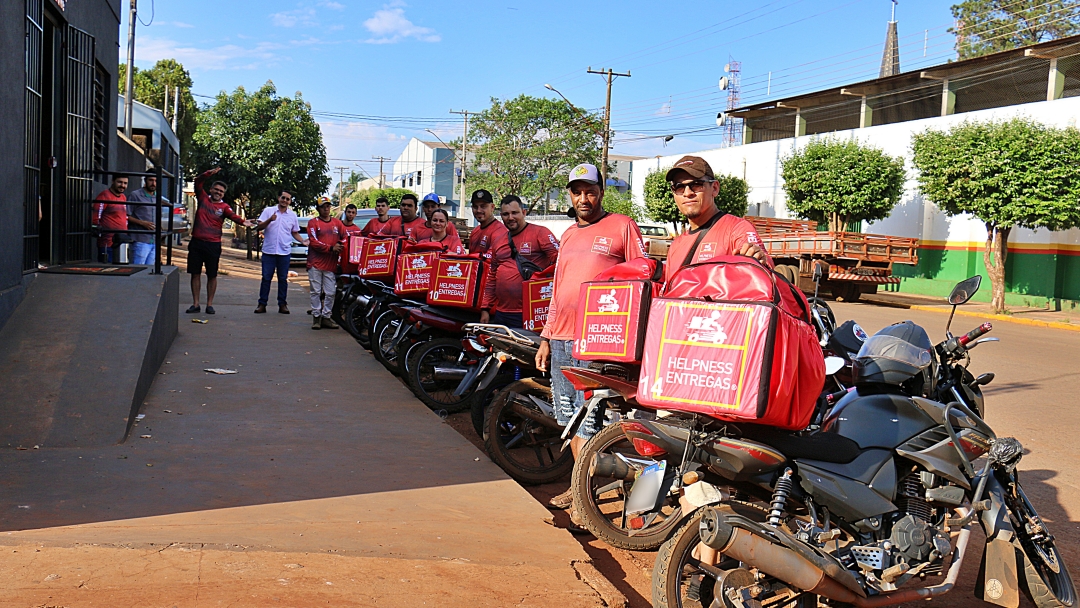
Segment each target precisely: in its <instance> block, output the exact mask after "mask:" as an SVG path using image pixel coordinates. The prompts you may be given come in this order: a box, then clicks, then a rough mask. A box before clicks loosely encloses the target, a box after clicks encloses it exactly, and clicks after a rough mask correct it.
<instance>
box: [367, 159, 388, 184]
mask: <svg viewBox="0 0 1080 608" xmlns="http://www.w3.org/2000/svg"><path fill="white" fill-rule="evenodd" d="M371 159H372V160H377V161H379V188H380V189H381V188H385V187H386V180H384V179H383V171H382V164H383V161H385V160H390V159H389V158H386V157H385V156H372V157H371Z"/></svg>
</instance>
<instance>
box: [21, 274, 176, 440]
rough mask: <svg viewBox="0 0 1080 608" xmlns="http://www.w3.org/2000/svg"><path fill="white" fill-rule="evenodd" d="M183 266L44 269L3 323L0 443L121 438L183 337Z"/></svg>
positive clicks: (124, 435) (125, 433) (122, 438)
mask: <svg viewBox="0 0 1080 608" xmlns="http://www.w3.org/2000/svg"><path fill="white" fill-rule="evenodd" d="M179 287H180V274H179V272H178V271H177V269H176V268H173V267H170V268H165V269H164V274H160V275H154V274H151V273H150V272H149V270H144V271H142V272H138V273H135V274H133V275H131V276H89V275H69V274H45V273H39V274H38V276H37V277H35V278H34V280H33V281H32V282H31V283H30V287H29V289H28V290H27V294H26V298H25V299H24V300H23V302H22V303H21V304H20V305H19V306H18V308H16V309H15V314H13V315H12V317H11V318H10V319H9V320H8V322H7V324H5V325H4V327H3V329H0V448H16V447H24V448H32V447H34V446H42V447H45V446H48V447H89V446H104V445H112V444H116V443H119V442H121V441H123V440H124V438H125V437H126V435H127V431H128V428H129V420H130V419H131V418H133V417H134V415H135V413H136V412H137V411H138V408H139V405H140V404H141V403H142V400H143V398H144V397H145V396H146V393H147V391H148V390H149V389H150V384H151V383H152V382H153V380H154V376H155V374H156V373H157V371H158V368H159V367H160V366H161V363H162V361H164V359H165V353H166V352H167V351H168V349H169V346H170V345H171V344H172V341H173V339H174V338H175V337H176V331H177V317H178V309H179Z"/></svg>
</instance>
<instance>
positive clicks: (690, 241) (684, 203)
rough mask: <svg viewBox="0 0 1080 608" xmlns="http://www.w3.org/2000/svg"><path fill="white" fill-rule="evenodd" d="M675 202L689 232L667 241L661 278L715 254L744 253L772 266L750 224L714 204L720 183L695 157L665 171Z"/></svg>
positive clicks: (708, 168)
mask: <svg viewBox="0 0 1080 608" xmlns="http://www.w3.org/2000/svg"><path fill="white" fill-rule="evenodd" d="M666 177H667V180H668V182H669V183H670V184H671V191H672V192H673V193H674V194H675V204H676V205H677V206H678V207H679V211H681V212H682V214H683V215H685V216H686V221H687V222H689V223H690V231H689V232H687V233H686V234H680V235H679V236H677V237H675V240H674V241H672V242H671V248H670V249H669V250H668V257H667V259H668V263H667V265H666V267H665V268H664V281H665V282H666V281H668V280H669V279H671V277H672V275H674V274H675V271H677V270H678V269H680V268H682V267H683V266H687V265H690V264H698V263H701V262H706V261H708V260H710V259H712V258H714V257H716V256H718V255H745V256H748V257H752V258H754V259H755V260H757V261H758V262H761V263H762V264H764V265H766V266H768V267H769V268H772V265H773V263H772V259H771V258H770V257H769V254H768V253H766V252H765V249H764V248H763V247H762V246H761V237H759V236H758V233H757V230H756V229H755V228H754V225H753V224H751V223H750V222H748V221H746V220H744V219H743V218H741V217H736V216H734V215H730V214H727V213H723V212H721V211H720V210H719V209H717V207H716V195H717V194H718V193H719V192H720V184H718V183H717V181H716V176H714V175H713V170H712V167H710V166H709V163H707V162H705V159H703V158H701V157H698V156H684V157H682V158H680V159H679V161H678V162H676V163H675V165H674V166H672V168H671V169H669V170H668V172H667V176H666Z"/></svg>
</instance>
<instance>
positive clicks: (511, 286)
mask: <svg viewBox="0 0 1080 608" xmlns="http://www.w3.org/2000/svg"><path fill="white" fill-rule="evenodd" d="M506 236H507V237H510V238H513V239H514V246H515V247H517V252H518V256H519V257H520V258H521V259H523V260H528V261H530V262H532V263H534V264H536V265H537V266H539V267H540V268H547V267H548V266H551V265H552V264H554V263H555V260H556V258H558V257H559V241H558V240H556V239H555V235H554V234H551V231H550V230H548V229H547V228H544V227H543V226H537V225H536V224H525V228H523V229H522V230H521V232H519V233H517V234H515V235H513V236H511V235H510V232H509V231H506ZM497 238H498V240H497V241H496V243H495V246H494V247H492V248H491V250H490V253H491V266H492V276H493V277H494V280H490V281H488V282H487V286H486V288H485V290H484V303H483V307H484V308H488V309H495V310H498V311H499V312H508V313H517V312H521V309H522V306H521V294H522V285H523V284H524V281H525V279H523V278H522V277H521V272H519V271H518V266H517V262H516V261H514V258H513V256H512V255H511V251H510V243H509V241H507V240H506V238H505V237H503V236H502V235H499V236H498V237H497Z"/></svg>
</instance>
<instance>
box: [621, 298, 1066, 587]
mask: <svg viewBox="0 0 1080 608" xmlns="http://www.w3.org/2000/svg"><path fill="white" fill-rule="evenodd" d="M978 286H979V278H978V277H973V278H972V279H969V280H967V281H964V282H962V283H960V284H959V285H957V287H956V289H954V291H953V293H952V295H950V297H949V302H950V303H951V304H953V305H954V311H955V306H956V305H958V304H961V303H964V302H966V301H967V300H968V299H970V298H971V296H972V295H974V293H975V291H976V290H977V289H978ZM950 322H951V317H950ZM990 330H991V327H990V325H989V324H984V325H982V326H980V327H978V328H976V329H975V330H973V331H971V332H969V333H968V334H965V335H963V336H953V335H951V334H949V333H948V332H946V334H947V338H946V340H944V341H942V342H941V343H939V344H937V345H933V344H932V343H931V342H930V340H929V338H928V337H927V336H926V332H925V331H923V330H922V328H920V327H918V326H917V325H914V324H913V323H911V322H905V323H898V324H896V325H893V326H890V327H887V328H885V329H883V330H882V331H880V332H878V333H877V334H875V335H874V336H873V337H871V338H870V339H868V340H867V341H866V343H865V344H864V345H863V346H862V348H861V349H860V351H859V352H858V353H857V355H856V357H855V360H854V363H855V365H854V380H855V390H852V391H850V392H848V393H847V394H846V396H844V397H843V398H842V399H840V401H839V403H837V404H836V406H835V407H834V408H832V410H831V411H830V412H829V413H828V415H827V416H826V418H825V421H824V424H823V426H822V428H821V430H819V431H817V432H813V433H787V432H780V431H774V430H770V429H764V428H755V427H754V425H747V424H740V425H721V426H720V427H716V426H712V427H709V426H708V425H702V424H697V423H696V422H695V421H694V420H692V419H691V420H686V419H682V420H678V421H674V422H669V421H666V420H661V419H657V420H643V421H639V422H635V423H632V425H631V426H629V427H628V426H627V425H624V430H625V431H626V434H627V436H628V437H630V438H631V439H632V441H634V443H635V445H638V444H640V446H641V447H644V446H646V445H647V446H651V447H649V448H648V450H649V451H650V452H651V453H652V454H653V455H654V456H656V455H658V454H669V455H672V456H674V457H671V456H669V457H668V458H667V459H666V460H664V459H662V460H660V461H658V462H655V463H654V464H650V465H649V466H648V467H646V468H645V469H643V470H642V471H641V472H640V473H639V474H638V475H637V477H638V482H637V484H636V486H635V492H634V493H633V494H631V496H630V497H629V499H628V500H627V502H628V504H629V505H630V506H629V507H628V508H629V510H631V511H633V510H636V509H644V511H645V512H647V511H648V510H649V509H650V508H652V505H653V504H654V503H655V502H657V501H658V500H659V499H660V498H662V497H663V496H665V495H667V494H668V493H671V492H675V493H677V494H678V495H679V499H680V502H681V504H682V505H683V506H684V508H686V509H694V512H693V515H692V516H691V517H690V518H689V519H688V521H687V522H686V523H685V524H684V525H683V526H682V527H681V529H680V530H679V531H678V532H677V533H676V534H675V535H674V536H672V537H671V539H669V540H668V541H667V542H665V543H664V545H663V546H662V547H661V548H660V552H659V554H658V555H657V559H656V566H655V568H654V571H653V605H654V606H656V607H658V608H661V607H664V608H666V607H669V606H716V605H725V606H730V607H737V608H758V607H760V606H766V605H770V606H771V605H776V606H779V605H791V604H796V605H798V606H800V607H802V606H805V607H810V606H817V605H818V603H819V601H821V600H824V601H825V602H826V603H832V604H834V605H835V604H841V605H845V604H849V605H853V606H857V607H860V608H874V607H879V606H889V605H895V604H899V603H902V602H910V601H915V600H921V599H929V598H933V597H938V596H940V595H943V594H945V593H947V592H948V591H950V590H951V589H952V588H953V587H954V586H955V584H956V582H957V580H958V577H959V575H960V571H961V567H962V565H963V563H964V561H965V558H966V557H967V555H968V553H969V551H970V549H969V547H968V544H969V540H970V535H971V526H972V525H973V524H974V522H976V521H978V522H979V524H980V525H981V526H982V528H983V531H984V533H985V537H986V539H987V540H986V545H985V547H984V550H983V556H982V564H981V566H980V569H979V574H978V576H979V578H978V580H977V581H976V586H975V592H976V596H977V597H978V598H980V599H982V600H984V601H987V602H990V603H993V604H997V605H999V606H1005V607H1009V608H1015V607H1016V606H1017V605H1018V603H1019V594H1020V592H1021V591H1023V592H1024V593H1026V594H1027V595H1028V596H1029V598H1030V599H1031V600H1032V602H1033V603H1034V604H1035V605H1036V606H1037V607H1038V608H1058V607H1062V606H1073V605H1075V603H1076V591H1075V588H1074V586H1073V582H1072V579H1071V577H1070V575H1069V572H1068V569H1067V567H1066V565H1065V563H1064V562H1063V561H1062V558H1061V554H1060V552H1059V550H1058V548H1057V546H1056V543H1055V539H1054V537H1053V535H1052V534H1051V533H1050V531H1049V529H1048V528H1047V526H1046V523H1045V522H1044V521H1043V520H1042V519H1041V518H1040V517H1039V515H1038V513H1037V512H1036V511H1035V508H1034V507H1033V506H1032V504H1031V502H1030V501H1029V500H1028V498H1027V496H1026V495H1025V493H1024V490H1023V488H1022V487H1021V485H1020V479H1019V477H1020V473H1019V471H1018V470H1017V465H1018V464H1019V462H1020V459H1021V457H1022V456H1023V448H1022V447H1021V445H1020V443H1019V442H1018V441H1016V440H1015V439H1012V438H1008V437H998V436H997V435H996V434H995V433H994V431H993V430H992V429H991V428H990V426H989V425H987V424H986V422H985V421H984V420H983V419H982V417H981V415H980V412H981V405H982V395H981V389H980V387H981V386H983V385H985V384H987V383H989V381H990V380H991V379H992V377H990V376H989V375H983V376H980V377H979V378H972V377H971V375H970V374H968V373H967V370H966V365H967V362H968V361H969V360H970V356H969V353H970V351H971V349H973V348H974V347H975V346H977V345H978V344H981V343H983V342H986V341H989V340H993V338H983V339H980V338H981V336H982V335H983V334H985V333H986V332H988V331H990ZM980 458H985V459H984V460H983V462H982V464H981V466H976V462H977V461H978V459H980ZM638 487H640V488H642V490H641V492H640V493H639V492H637V488H638ZM717 602H719V604H717Z"/></svg>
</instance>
